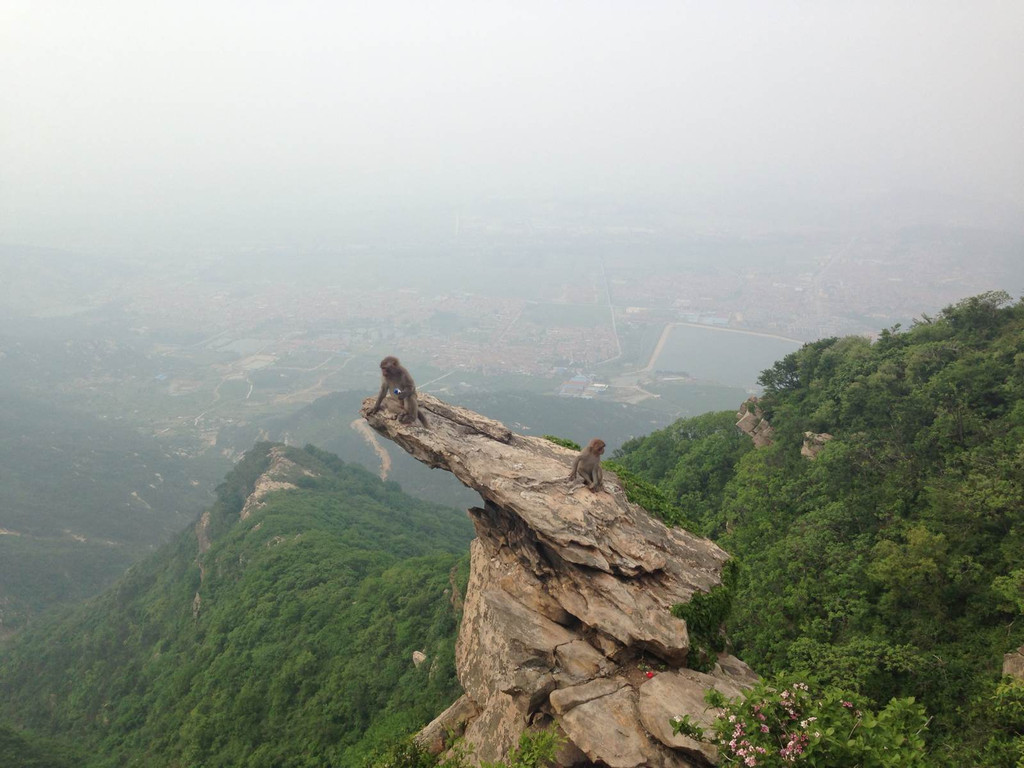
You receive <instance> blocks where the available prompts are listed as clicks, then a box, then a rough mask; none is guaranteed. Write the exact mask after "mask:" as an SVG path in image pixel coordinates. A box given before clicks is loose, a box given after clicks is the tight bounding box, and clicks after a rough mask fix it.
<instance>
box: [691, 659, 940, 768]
mask: <svg viewBox="0 0 1024 768" xmlns="http://www.w3.org/2000/svg"><path fill="white" fill-rule="evenodd" d="M705 699H706V700H707V703H708V704H709V705H710V706H712V707H721V708H723V711H722V714H721V715H719V716H718V717H717V718H716V719H715V722H714V728H713V731H714V736H713V738H711V739H710V741H711V742H712V743H714V744H715V745H717V746H718V750H719V756H720V758H719V764H720V765H723V766H730V765H734V766H760V768H787V766H791V765H800V766H807V767H808V768H924V767H925V766H926V765H927V764H928V763H927V762H926V759H925V754H924V737H923V734H924V731H925V728H926V727H927V725H928V718H927V717H926V716H925V714H924V709H923V708H922V707H921V705H919V704H917V703H915V702H914V700H913V698H906V699H893V700H892V701H890V702H889V703H888V704H887V705H886V706H885V707H884V708H883V709H881V710H880V711H879V712H877V713H876V712H873V711H871V710H870V709H869V708H868V704H867V702H865V701H864V700H863V698H862V697H859V696H852V695H850V694H847V693H845V692H843V691H839V690H836V689H831V688H830V689H825V690H823V691H816V690H812V689H811V688H810V687H809V686H808V685H807V684H806V683H803V682H800V681H793V680H786V679H784V678H780V679H776V680H771V681H761V682H759V683H758V684H757V685H755V686H754V687H753V688H752V689H750V690H748V691H745V692H744V693H743V695H742V696H740V697H739V698H738V699H736V700H734V701H728V700H726V699H725V697H723V696H722V694H721V693H719V692H718V691H716V690H715V689H714V688H710V689H708V691H707V693H706V694H705ZM672 725H673V730H674V731H675V732H676V733H684V734H686V735H688V736H690V737H691V738H696V739H698V740H700V741H704V740H707V739H706V737H705V735H704V733H703V729H702V728H701V727H700V726H699V725H697V724H696V723H694V722H693V721H692V720H690V718H689V717H681V718H680V717H677V718H675V719H674V720H673V722H672Z"/></svg>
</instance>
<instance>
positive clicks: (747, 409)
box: [736, 397, 775, 448]
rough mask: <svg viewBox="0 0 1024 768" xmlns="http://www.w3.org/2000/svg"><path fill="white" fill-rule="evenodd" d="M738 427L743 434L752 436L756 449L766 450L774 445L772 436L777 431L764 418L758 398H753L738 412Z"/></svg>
mask: <svg viewBox="0 0 1024 768" xmlns="http://www.w3.org/2000/svg"><path fill="white" fill-rule="evenodd" d="M736 419H737V421H736V426H737V427H739V429H740V431H741V432H745V433H746V434H748V435H750V438H751V439H752V440H753V441H754V447H755V448H764V447H765V446H768V445H771V444H772V435H773V434H774V432H775V430H774V429H773V428H772V425H771V424H769V423H768V419H766V418H765V417H764V412H763V411H762V410H761V408H760V406H759V405H758V404H757V398H756V397H751V398H750V399H748V400H747V401H746V402H744V403H743V405H741V406H740V409H739V411H737V412H736Z"/></svg>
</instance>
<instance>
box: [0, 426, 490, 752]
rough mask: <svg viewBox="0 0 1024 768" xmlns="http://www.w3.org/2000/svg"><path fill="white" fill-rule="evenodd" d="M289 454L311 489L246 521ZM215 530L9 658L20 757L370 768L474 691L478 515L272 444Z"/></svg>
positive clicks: (6, 667) (221, 494)
mask: <svg viewBox="0 0 1024 768" xmlns="http://www.w3.org/2000/svg"><path fill="white" fill-rule="evenodd" d="M275 451H276V452H277V454H278V455H281V456H284V457H285V458H286V459H287V460H288V462H291V463H292V464H289V465H288V466H293V469H292V470H291V474H290V476H289V477H288V478H287V479H288V482H291V483H293V484H294V485H296V486H298V487H297V488H296V489H292V490H281V491H277V492H275V493H271V494H270V495H269V496H267V497H266V498H265V499H264V500H263V501H264V503H263V506H256V507H254V508H253V510H252V512H251V514H249V516H248V517H246V518H245V519H240V511H241V510H242V507H243V504H244V502H245V500H246V499H247V497H249V495H250V494H251V492H252V490H253V488H254V485H255V483H256V481H257V478H259V477H260V475H261V474H262V473H263V472H264V471H265V470H266V469H267V468H268V466H270V464H271V461H272V456H273V455H274V452H275ZM207 530H208V532H209V536H210V539H211V543H210V547H209V550H208V551H206V552H205V554H203V555H202V556H200V552H199V544H198V541H197V536H196V534H195V532H194V531H192V530H189V531H187V532H186V533H184V534H182V535H181V536H179V537H178V538H177V539H176V540H175V541H174V542H173V543H172V544H171V545H169V546H168V547H166V548H164V549H163V550H161V551H160V552H159V553H157V554H156V555H155V556H153V557H150V558H149V559H147V560H145V561H143V562H141V563H139V564H137V565H135V566H133V567H132V568H131V570H130V571H129V572H128V575H127V577H126V578H125V579H123V580H122V581H121V582H120V583H119V584H118V586H117V587H116V588H115V589H114V590H112V591H110V592H108V593H106V594H104V595H103V596H101V597H100V598H97V599H95V600H93V601H91V602H89V603H87V604H85V605H83V606H82V607H81V608H79V609H77V610H76V611H74V612H73V613H72V614H70V615H67V616H65V617H64V618H61V619H56V620H50V621H42V620H39V621H36V622H35V623H33V624H32V625H31V626H30V627H29V628H28V629H26V630H24V631H23V632H21V633H19V635H18V636H16V638H15V639H13V640H12V641H10V642H9V645H7V646H6V647H2V648H0V710H2V717H3V719H4V721H5V722H6V723H7V724H9V725H11V726H14V727H16V728H19V729H22V728H23V729H27V731H26V732H25V733H24V734H21V735H19V734H17V733H15V732H14V731H11V730H4V731H3V734H4V744H5V745H6V746H8V747H10V748H14V746H13V745H18V744H22V743H24V742H23V741H22V739H24V738H26V737H27V738H28V739H29V742H30V743H31V744H33V745H35V746H33V747H32V749H33V752H32V754H38V755H40V757H39V758H38V761H39V764H40V765H42V764H47V765H49V764H53V765H63V762H60V761H62V760H63V759H64V758H63V757H58V756H64V755H68V754H69V750H70V751H71V752H74V753H77V755H78V756H77V757H75V758H74V759H73V760H72V762H71V764H74V765H85V766H113V765H135V766H172V765H175V766H176V765H204V766H218V765H219V766H238V765H246V766H271V765H274V766H322V765H328V764H331V765H358V764H359V763H360V761H361V760H362V758H363V757H364V756H365V755H366V754H368V753H369V752H370V751H371V750H372V749H373V748H374V747H376V746H378V745H379V744H381V743H384V742H389V741H391V740H393V738H395V737H396V736H397V735H404V734H406V733H408V732H410V731H412V730H414V729H416V728H417V727H419V726H421V725H423V724H424V723H426V722H427V721H428V720H429V719H430V718H432V717H433V716H434V715H435V714H437V712H439V711H440V710H441V709H443V708H444V707H445V706H447V705H448V704H449V703H451V701H453V700H454V699H455V698H456V697H457V695H458V693H459V691H458V684H457V682H456V680H455V674H454V651H453V647H454V639H455V634H456V631H457V627H458V614H457V600H453V599H452V589H453V586H455V585H460V586H459V589H462V587H461V584H462V583H463V582H464V579H465V574H466V566H467V561H468V556H467V555H466V554H465V553H466V550H467V544H468V541H469V539H470V537H471V533H472V528H471V526H470V525H469V522H468V520H466V519H465V518H464V517H463V516H461V515H460V514H459V513H457V512H454V511H452V510H450V509H444V508H440V507H437V506H435V505H431V504H427V503H425V502H421V501H417V500H416V499H413V498H411V497H409V496H406V495H405V494H403V493H402V492H401V491H400V489H399V488H398V487H397V486H396V485H395V484H394V483H381V482H380V481H379V480H378V479H377V478H375V477H374V476H373V475H372V474H370V473H369V472H366V471H365V470H363V469H361V468H358V467H354V466H350V465H346V464H343V463H342V462H341V461H340V460H338V459H337V457H335V456H333V455H331V454H327V453H324V452H322V451H319V450H317V449H315V448H312V447H307V448H306V449H305V450H298V449H292V448H284V447H283V446H276V447H275V446H272V445H271V444H261V445H259V446H257V447H256V448H255V449H253V450H252V451H250V452H249V454H247V456H246V458H245V459H244V460H243V461H242V462H241V463H240V464H239V465H238V466H237V467H236V468H235V470H234V471H233V472H232V473H231V474H230V475H229V477H228V478H227V480H226V481H225V482H224V483H223V484H222V485H221V486H220V488H219V489H218V501H217V502H216V504H215V505H214V506H213V507H212V508H211V510H210V519H209V525H208V528H207ZM200 562H201V563H202V569H200V566H199V564H198V563H200ZM197 595H198V597H197ZM414 651H422V652H423V653H425V654H426V660H425V661H424V662H422V663H421V664H420V665H419V666H415V665H414V664H413V660H412V654H413V652H414ZM47 741H49V745H47V743H46V742H47ZM47 756H52V757H47ZM34 759H35V758H34ZM68 759H70V758H68ZM44 760H45V761H47V762H45V763H44V762H43V761H44Z"/></svg>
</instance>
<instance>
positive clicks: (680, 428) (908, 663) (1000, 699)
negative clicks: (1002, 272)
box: [617, 292, 1024, 766]
mask: <svg viewBox="0 0 1024 768" xmlns="http://www.w3.org/2000/svg"><path fill="white" fill-rule="evenodd" d="M761 383H762V384H763V386H764V387H765V395H764V397H763V398H762V399H761V400H760V403H759V404H760V406H761V407H762V408H763V410H764V412H765V414H766V416H767V417H768V419H769V420H770V422H771V424H772V425H773V427H774V429H775V435H774V437H775V441H774V443H773V444H772V445H771V446H769V447H766V448H761V449H754V448H753V447H752V446H751V444H750V442H749V439H748V438H747V437H745V436H743V435H741V434H740V433H739V432H738V431H737V430H736V429H735V427H734V426H733V425H734V423H735V414H734V413H732V412H728V413H721V414H708V415H705V416H702V417H699V418H696V419H688V420H684V421H680V422H678V423H676V424H674V425H672V426H671V427H668V428H667V429H664V430H661V431H659V432H656V433H654V434H652V435H651V436H649V437H646V438H642V439H638V440H634V441H631V442H629V443H627V444H626V445H624V447H623V449H622V450H621V451H620V452H619V455H618V456H617V459H618V460H619V461H620V462H621V463H622V464H624V465H625V466H626V467H628V468H629V469H630V470H632V471H634V472H636V473H638V474H640V475H641V476H643V477H645V478H646V479H648V480H650V481H652V482H655V483H656V484H657V485H658V486H659V487H660V488H661V489H662V490H664V491H665V492H667V493H669V494H670V495H671V496H672V497H673V499H675V500H677V501H678V502H679V503H680V505H681V506H682V507H683V508H684V509H685V510H686V514H687V516H688V517H689V518H690V519H692V520H693V521H694V522H695V524H696V526H697V527H698V528H699V529H700V532H701V533H704V534H706V535H710V536H711V537H713V538H714V539H716V540H717V541H718V543H719V544H721V545H722V546H723V547H724V548H725V549H726V550H728V551H729V552H731V553H733V554H734V555H735V556H736V558H737V560H738V561H739V563H740V566H741V567H740V569H739V573H740V578H739V586H738V591H737V594H736V598H735V600H734V601H733V611H732V615H731V616H730V618H729V620H728V622H727V625H728V633H729V637H730V639H731V641H732V643H733V644H734V645H735V649H736V651H737V652H738V655H740V656H741V657H742V658H743V659H744V660H745V661H747V662H748V663H749V664H751V666H753V667H754V668H755V669H756V670H757V671H758V672H759V673H761V674H770V673H773V672H785V671H788V672H793V673H796V674H799V675H801V676H804V677H807V678H811V679H814V680H816V681H818V682H821V683H826V684H835V685H839V686H842V687H844V688H847V689H853V690H856V691H858V692H860V693H862V694H864V695H866V696H868V697H869V698H870V699H871V700H873V701H874V702H875V703H877V704H879V705H881V704H884V703H885V702H886V701H888V699H889V698H890V697H893V696H915V697H916V698H917V699H918V701H921V702H923V703H924V705H925V706H926V708H927V710H928V712H929V714H931V715H933V716H934V719H933V720H932V722H931V724H930V726H929V729H928V733H929V738H930V742H929V750H930V753H931V756H930V758H929V759H930V764H933V765H949V766H965V765H985V766H1014V765H1020V763H1017V762H1016V761H1017V760H1021V759H1024V751H1022V750H1024V739H1022V732H1024V689H1021V688H1020V687H1019V686H1018V687H1016V688H1012V689H1007V688H1003V689H1000V690H999V691H998V692H997V686H998V684H999V679H1000V668H1001V665H1002V660H1003V654H1004V653H1005V652H1007V651H1010V650H1012V649H1015V648H1017V647H1018V646H1020V645H1021V644H1022V643H1024V615H1022V614H1024V556H1022V555H1024V302H1017V303H1011V302H1010V299H1009V297H1008V296H1007V295H1006V294H1004V293H1002V292H995V293H990V294H985V295H982V296H978V297H974V298H971V299H967V300H965V301H962V302H960V303H959V304H957V305H956V306H953V307H949V308H947V309H945V310H943V311H942V312H941V314H939V315H938V316H937V317H934V318H929V317H924V318H922V319H921V320H919V321H916V322H915V323H914V324H913V326H912V327H911V328H910V329H908V330H901V329H899V328H898V327H897V328H894V329H891V330H887V331H884V332H883V333H882V334H881V336H880V337H879V339H878V340H877V341H876V342H874V343H871V342H869V341H868V340H866V339H864V338H860V337H848V338H841V339H837V338H831V339H824V340H821V341H818V342H815V343H812V344H808V345H806V346H804V347H803V348H802V349H801V350H799V351H798V352H796V353H794V354H791V355H789V356H787V357H786V358H784V359H783V360H781V361H779V362H778V363H777V364H776V365H775V366H774V367H773V368H771V369H769V370H767V371H765V372H764V373H763V374H762V378H761ZM805 432H814V433H829V434H831V435H832V436H833V439H832V440H830V441H828V442H827V443H826V444H825V447H824V450H823V451H822V453H821V454H820V455H819V456H818V458H817V459H816V460H813V461H812V460H808V459H806V458H802V457H801V454H800V449H801V445H802V443H803V438H804V433H805ZM1014 739H1016V741H1014Z"/></svg>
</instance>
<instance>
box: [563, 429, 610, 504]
mask: <svg viewBox="0 0 1024 768" xmlns="http://www.w3.org/2000/svg"><path fill="white" fill-rule="evenodd" d="M602 453H604V440H598V439H597V438H596V437H595V438H594V439H593V440H591V441H590V442H589V443H588V444H587V447H586V448H584V449H583V450H582V451H580V455H579V456H577V457H576V461H574V462H573V463H572V471H571V472H570V473H569V482H572V481H573V480H574V479H575V478H576V476H577V475H579V478H580V480H582V481H583V484H584V485H585V486H587V487H588V488H589V489H590V490H591V491H594V492H596V491H599V490H600V489H601V483H602V482H603V481H604V472H603V471H602V470H601V454H602Z"/></svg>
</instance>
